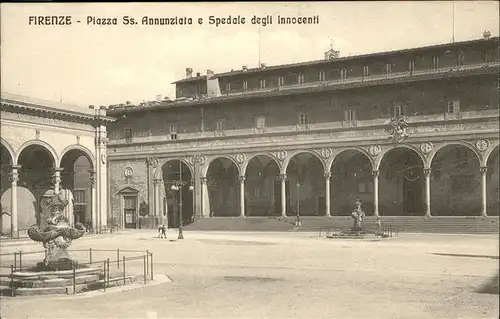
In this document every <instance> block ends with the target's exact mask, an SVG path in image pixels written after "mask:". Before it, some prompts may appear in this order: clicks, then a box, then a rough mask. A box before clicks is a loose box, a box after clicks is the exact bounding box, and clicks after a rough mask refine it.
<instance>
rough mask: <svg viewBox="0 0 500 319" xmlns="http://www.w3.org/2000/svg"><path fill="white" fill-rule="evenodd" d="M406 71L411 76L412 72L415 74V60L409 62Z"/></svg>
mask: <svg viewBox="0 0 500 319" xmlns="http://www.w3.org/2000/svg"><path fill="white" fill-rule="evenodd" d="M408 69H409V70H410V74H413V72H415V60H413V59H412V60H410V64H409V67H408Z"/></svg>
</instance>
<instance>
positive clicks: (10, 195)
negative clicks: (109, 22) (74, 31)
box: [1, 93, 114, 237]
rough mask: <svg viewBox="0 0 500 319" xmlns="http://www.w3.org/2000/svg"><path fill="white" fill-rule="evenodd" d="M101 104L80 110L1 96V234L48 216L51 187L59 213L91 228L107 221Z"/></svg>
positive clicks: (13, 233) (106, 119)
mask: <svg viewBox="0 0 500 319" xmlns="http://www.w3.org/2000/svg"><path fill="white" fill-rule="evenodd" d="M113 120H114V119H113V118H111V117H107V116H106V111H105V110H104V109H85V108H82V107H77V106H72V105H68V104H64V103H55V102H50V101H44V100H39V99H34V98H30V97H26V96H21V95H15V94H9V93H2V96H1V164H2V166H1V169H2V174H1V175H2V176H1V208H2V209H1V212H2V218H1V221H2V224H1V229H2V233H3V234H5V235H7V234H9V235H10V236H12V237H18V236H19V233H20V232H21V233H24V234H25V232H26V230H27V229H28V228H29V227H30V226H31V225H33V224H38V225H40V223H41V220H43V219H44V218H46V217H48V214H49V215H50V212H48V211H47V207H46V205H44V204H45V202H46V201H47V200H48V199H49V198H50V196H51V195H52V194H53V192H57V193H59V194H60V196H61V197H63V198H65V199H66V200H68V205H67V206H66V208H65V215H66V217H67V218H68V219H69V221H70V223H71V224H74V223H76V222H81V223H84V224H86V225H87V226H88V227H89V228H92V230H93V231H96V232H97V231H100V230H102V229H104V228H106V225H107V222H108V220H107V217H106V216H107V211H108V204H107V197H108V193H107V189H108V188H107V162H108V160H107V156H106V143H107V133H106V125H107V124H108V123H110V122H112V121H113Z"/></svg>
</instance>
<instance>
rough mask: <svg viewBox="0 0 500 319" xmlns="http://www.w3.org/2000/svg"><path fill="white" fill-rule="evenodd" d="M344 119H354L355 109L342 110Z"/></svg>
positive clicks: (351, 120)
mask: <svg viewBox="0 0 500 319" xmlns="http://www.w3.org/2000/svg"><path fill="white" fill-rule="evenodd" d="M344 121H346V122H353V121H356V110H354V109H348V110H344Z"/></svg>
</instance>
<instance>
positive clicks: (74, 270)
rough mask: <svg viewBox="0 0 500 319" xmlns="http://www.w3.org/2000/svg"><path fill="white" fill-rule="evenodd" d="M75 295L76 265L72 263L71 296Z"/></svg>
mask: <svg viewBox="0 0 500 319" xmlns="http://www.w3.org/2000/svg"><path fill="white" fill-rule="evenodd" d="M74 294H76V264H75V263H73V295H74Z"/></svg>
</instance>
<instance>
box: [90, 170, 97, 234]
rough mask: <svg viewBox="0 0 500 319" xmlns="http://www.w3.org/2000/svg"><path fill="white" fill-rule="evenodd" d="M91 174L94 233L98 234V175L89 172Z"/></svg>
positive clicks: (92, 171) (94, 172)
mask: <svg viewBox="0 0 500 319" xmlns="http://www.w3.org/2000/svg"><path fill="white" fill-rule="evenodd" d="M89 173H90V188H91V192H90V193H91V199H90V202H91V204H92V231H93V232H94V233H97V231H98V229H97V225H98V223H97V191H96V184H97V174H96V171H94V170H89Z"/></svg>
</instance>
